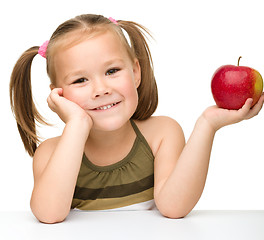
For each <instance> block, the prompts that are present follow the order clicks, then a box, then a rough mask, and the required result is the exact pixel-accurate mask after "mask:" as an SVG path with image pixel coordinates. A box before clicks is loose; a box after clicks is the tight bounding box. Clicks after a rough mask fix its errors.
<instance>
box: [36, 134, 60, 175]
mask: <svg viewBox="0 0 264 240" xmlns="http://www.w3.org/2000/svg"><path fill="white" fill-rule="evenodd" d="M59 139H60V137H54V138H50V139H47V140H45V141H44V142H42V143H41V144H40V145H39V146H38V148H37V150H36V152H35V154H34V157H33V172H34V178H35V179H36V177H38V176H39V175H40V174H41V173H42V171H43V169H44V168H45V167H46V165H47V163H48V161H49V159H50V157H51V155H52V153H53V151H54V149H55V148H56V146H57V144H58V142H59Z"/></svg>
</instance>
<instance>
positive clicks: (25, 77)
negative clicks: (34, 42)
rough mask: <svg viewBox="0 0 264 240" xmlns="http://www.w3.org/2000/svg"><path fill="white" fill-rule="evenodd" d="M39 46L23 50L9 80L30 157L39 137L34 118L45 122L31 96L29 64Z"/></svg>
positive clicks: (13, 106) (15, 109)
mask: <svg viewBox="0 0 264 240" xmlns="http://www.w3.org/2000/svg"><path fill="white" fill-rule="evenodd" d="M38 49H39V47H32V48H30V49H28V50H27V51H25V52H24V53H23V54H22V56H21V57H20V58H19V59H18V61H17V63H16V64H15V66H14V69H13V72H12V75H11V81H10V89H9V91H10V103H11V108H12V111H13V113H14V115H15V118H16V121H17V127H18V130H19V133H20V136H21V139H22V141H23V144H24V147H25V149H26V151H27V152H28V153H29V155H30V156H31V157H32V156H33V155H34V153H35V151H36V148H37V143H39V139H38V136H37V133H36V124H35V120H37V121H38V122H40V123H43V124H47V123H46V122H45V121H44V119H43V117H42V116H41V115H40V114H39V112H38V111H37V109H36V106H35V104H34V102H33V98H32V90H31V64H32V61H33V59H34V57H35V56H36V55H37V53H38Z"/></svg>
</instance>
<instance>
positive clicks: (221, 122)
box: [202, 93, 264, 131]
mask: <svg viewBox="0 0 264 240" xmlns="http://www.w3.org/2000/svg"><path fill="white" fill-rule="evenodd" d="M252 102H253V99H251V98H249V99H247V101H246V102H245V104H244V106H243V107H242V108H241V109H239V110H227V109H223V108H219V107H217V106H211V107H209V108H207V109H206V110H205V111H204V112H203V114H202V117H204V118H205V119H206V120H207V121H208V123H209V124H210V125H211V127H212V128H213V129H214V130H215V131H217V130H218V129H220V128H222V127H224V126H226V125H230V124H234V123H238V122H240V121H242V120H246V119H250V118H253V117H254V116H256V115H258V113H259V112H260V110H261V108H262V106H263V102H264V93H262V95H261V97H260V99H259V101H258V102H257V103H256V104H255V105H254V106H253V107H252V108H251V105H252Z"/></svg>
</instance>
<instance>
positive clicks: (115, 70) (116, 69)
mask: <svg viewBox="0 0 264 240" xmlns="http://www.w3.org/2000/svg"><path fill="white" fill-rule="evenodd" d="M119 70H120V69H118V68H112V69H109V70H108V71H107V72H106V74H105V75H106V76H109V75H113V74H115V73H116V72H118V71H119Z"/></svg>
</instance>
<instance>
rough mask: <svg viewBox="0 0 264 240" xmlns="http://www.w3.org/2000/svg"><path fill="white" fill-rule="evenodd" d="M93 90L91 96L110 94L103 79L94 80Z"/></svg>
mask: <svg viewBox="0 0 264 240" xmlns="http://www.w3.org/2000/svg"><path fill="white" fill-rule="evenodd" d="M93 90H94V91H93V98H98V97H101V96H105V95H109V94H111V90H110V88H109V86H108V85H107V84H106V83H105V82H104V80H96V81H95V82H94V88H93Z"/></svg>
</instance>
